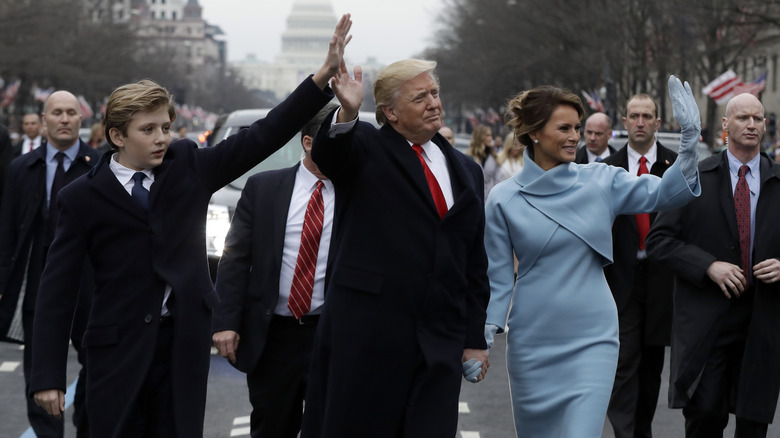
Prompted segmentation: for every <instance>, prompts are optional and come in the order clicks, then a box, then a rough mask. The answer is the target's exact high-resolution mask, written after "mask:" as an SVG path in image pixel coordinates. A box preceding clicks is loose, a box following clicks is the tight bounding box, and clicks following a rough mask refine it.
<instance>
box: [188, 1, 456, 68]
mask: <svg viewBox="0 0 780 438" xmlns="http://www.w3.org/2000/svg"><path fill="white" fill-rule="evenodd" d="M199 3H200V5H201V6H202V7H203V18H204V19H205V20H206V21H208V22H209V23H213V24H217V25H219V26H220V27H221V28H222V30H223V31H224V32H225V34H226V35H225V36H226V38H227V41H228V60H229V61H238V60H241V59H244V58H245V56H246V55H247V54H248V53H254V54H255V55H256V56H257V58H258V59H260V60H264V61H269V62H272V61H273V60H274V58H275V57H276V56H277V55H278V54H279V52H280V51H281V35H282V32H284V30H285V28H286V25H287V23H286V20H287V16H288V15H289V14H290V11H291V10H292V4H293V0H271V1H268V0H261V1H258V0H200V1H199ZM331 4H332V5H333V10H334V12H335V14H336V15H337V16H339V17H340V16H341V14H344V13H347V12H349V13H351V14H352V21H353V25H352V32H351V33H352V35H353V40H352V42H351V43H350V44H349V46H347V50H346V56H347V60H348V62H351V63H358V64H359V63H362V62H364V61H365V60H366V59H367V57H368V56H375V57H376V58H377V60H378V61H379V62H382V63H385V64H389V63H391V62H394V61H397V60H399V59H404V58H409V57H411V56H413V55H415V54H418V53H420V52H421V51H422V50H423V49H425V48H426V47H428V46H431V45H432V41H433V35H434V33H435V31H436V30H438V29H439V25H438V23H437V22H436V19H437V18H438V17H439V14H440V12H441V11H442V8H443V6H444V5H443V0H390V1H387V2H379V1H376V0H331Z"/></svg>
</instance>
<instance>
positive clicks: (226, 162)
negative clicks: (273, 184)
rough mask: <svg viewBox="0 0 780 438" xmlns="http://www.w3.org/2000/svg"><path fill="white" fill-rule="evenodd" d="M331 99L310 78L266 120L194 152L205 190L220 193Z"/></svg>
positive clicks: (294, 132)
mask: <svg viewBox="0 0 780 438" xmlns="http://www.w3.org/2000/svg"><path fill="white" fill-rule="evenodd" d="M332 98H333V92H332V91H331V90H330V88H329V87H326V88H325V90H324V91H323V90H321V89H320V88H319V87H318V86H317V85H316V84H315V83H314V81H313V80H312V79H311V76H310V77H309V78H307V79H306V80H304V81H303V82H302V83H301V84H300V85H299V86H298V88H296V89H295V90H294V91H293V92H292V93H291V94H290V96H288V97H287V98H286V99H285V100H284V101H282V103H280V104H279V105H277V106H276V107H275V108H274V109H273V110H271V111H270V112H269V113H268V115H267V116H266V117H265V118H263V119H260V120H257V121H255V122H254V123H252V125H251V126H250V127H249V128H248V129H242V130H240V131H239V132H237V133H236V134H234V135H231V136H230V137H228V138H226V139H225V140H223V141H222V142H220V143H219V144H217V145H216V146H214V147H209V148H199V149H197V151H196V152H197V153H196V155H197V158H196V162H195V164H194V167H195V169H197V171H198V172H199V173H201V174H202V175H203V176H205V182H206V184H207V189H208V190H209V191H211V192H215V191H217V190H219V189H220V188H221V187H223V186H225V185H226V184H228V183H229V182H231V181H233V180H234V179H236V178H238V177H239V176H241V175H243V174H244V173H246V172H248V171H249V170H250V169H251V168H252V167H254V166H255V165H257V164H258V163H260V162H261V161H263V160H264V159H266V158H268V157H269V156H270V155H271V154H273V153H274V152H276V151H277V150H278V149H279V148H281V147H282V146H284V145H285V144H287V142H288V141H290V139H292V138H293V137H294V136H295V134H296V133H297V132H298V131H300V130H301V128H303V126H304V125H305V124H306V123H307V122H308V121H309V120H311V119H312V117H314V116H315V115H316V114H317V112H318V111H319V110H320V109H322V107H324V106H325V105H326V104H327V103H328V102H329V101H330V100H331V99H332ZM193 145H194V143H193Z"/></svg>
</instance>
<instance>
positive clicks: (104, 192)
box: [88, 156, 151, 220]
mask: <svg viewBox="0 0 780 438" xmlns="http://www.w3.org/2000/svg"><path fill="white" fill-rule="evenodd" d="M106 158H107V159H106ZM110 159H111V158H110V156H109V157H105V156H104V158H103V159H101V162H100V163H99V164H98V165H97V166H95V168H93V169H92V171H91V172H90V173H89V175H90V178H89V179H88V180H89V183H90V186H91V187H92V190H94V191H95V192H97V193H98V195H100V196H102V197H104V198H105V199H106V201H108V202H109V203H112V204H114V205H116V206H117V207H119V208H121V209H123V210H125V211H127V212H128V213H131V214H133V215H134V216H136V217H138V218H140V219H143V220H147V219H148V214H147V213H146V212H145V211H143V209H141V207H139V206H138V204H136V203H135V202H134V201H133V198H132V197H131V196H130V194H129V193H127V190H125V188H124V187H122V185H121V184H120V183H119V180H118V179H116V176H115V175H114V172H112V171H111V169H110V168H109V167H108V161H107V160H110ZM150 205H151V204H150Z"/></svg>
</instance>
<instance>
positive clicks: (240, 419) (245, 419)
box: [233, 415, 249, 426]
mask: <svg viewBox="0 0 780 438" xmlns="http://www.w3.org/2000/svg"><path fill="white" fill-rule="evenodd" d="M239 424H249V415H247V416H246V417H236V418H234V419H233V426H238V425H239Z"/></svg>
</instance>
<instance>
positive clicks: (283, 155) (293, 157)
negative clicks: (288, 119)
mask: <svg viewBox="0 0 780 438" xmlns="http://www.w3.org/2000/svg"><path fill="white" fill-rule="evenodd" d="M245 128H248V127H247V126H244V127H241V129H245ZM302 153H303V145H301V134H300V132H299V133H297V134H295V136H294V137H293V138H292V139H291V140H290V141H288V142H287V144H285V145H284V146H282V148H281V149H279V150H278V151H276V152H274V153H273V154H271V156H270V157H268V158H266V159H265V160H263V161H261V162H260V164H258V165H257V166H255V167H253V168H252V169H251V170H249V172H247V173H245V174H243V175H241V176H240V177H239V178H238V179H236V180H235V181H233V182H231V183H230V185H231V186H232V187H234V188H236V189H237V190H242V189H243V188H244V186H245V185H246V181H247V180H248V179H249V177H250V176H252V175H254V174H256V173H258V172H263V171H265V170H274V169H282V168H285V167H290V166H293V165H295V163H297V162H299V161H300V160H301V154H302Z"/></svg>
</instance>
